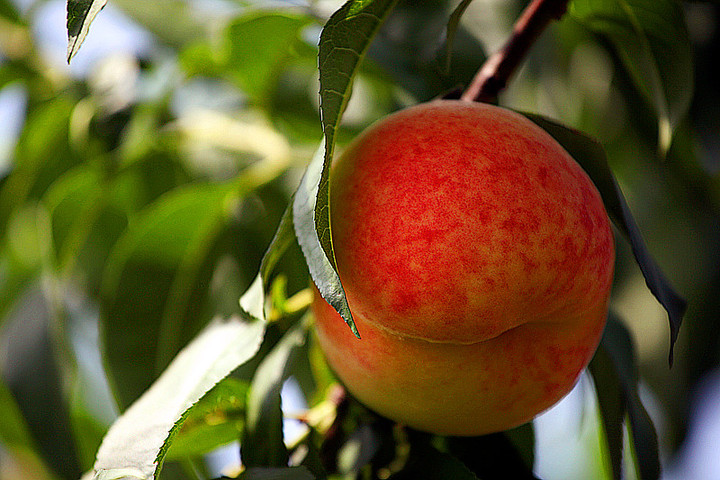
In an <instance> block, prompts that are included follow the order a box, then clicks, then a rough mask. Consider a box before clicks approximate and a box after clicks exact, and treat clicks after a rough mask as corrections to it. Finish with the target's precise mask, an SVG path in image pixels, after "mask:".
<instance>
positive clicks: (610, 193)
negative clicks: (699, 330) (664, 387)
mask: <svg viewBox="0 0 720 480" xmlns="http://www.w3.org/2000/svg"><path fill="white" fill-rule="evenodd" d="M525 115H526V116H527V117H528V118H529V119H530V120H532V121H533V122H535V123H536V124H538V125H539V126H540V127H542V128H543V129H544V130H545V131H546V132H548V133H549V134H550V135H552V136H553V137H554V138H555V140H557V141H558V142H559V143H560V145H562V146H563V147H564V148H565V150H567V151H568V153H570V155H571V156H572V157H573V158H574V159H575V160H576V161H577V162H578V163H579V164H580V165H581V166H582V167H583V169H585V171H586V172H587V174H588V175H589V176H590V178H591V179H592V181H593V182H594V183H595V186H596V187H597V189H598V191H599V192H600V195H601V196H602V199H603V202H604V203H605V208H606V209H607V212H608V214H609V215H610V218H611V219H612V220H613V222H614V223H615V226H616V227H617V228H618V229H619V230H620V231H621V232H622V233H623V234H624V235H625V237H626V238H627V239H628V240H629V241H630V245H631V247H632V251H633V254H634V255H635V259H636V260H637V262H638V265H639V266H640V270H641V271H642V273H643V275H644V276H645V282H646V284H647V286H648V288H649V289H650V291H651V292H652V294H653V295H654V296H655V298H657V300H658V301H659V302H660V304H661V305H662V306H663V307H664V308H665V310H666V311H667V313H668V320H669V322H670V352H669V356H668V360H669V362H670V364H671V365H672V361H673V348H674V346H675V341H676V340H677V336H678V333H679V332H680V325H681V324H682V318H683V315H684V314H685V310H686V308H687V302H686V301H685V300H684V299H683V298H682V297H681V296H680V295H679V294H678V293H677V292H675V290H674V289H673V287H672V285H671V284H670V281H669V280H668V279H667V277H666V276H665V274H663V272H662V270H660V267H659V266H658V264H657V263H656V262H655V260H654V259H653V258H652V256H651V255H650V252H649V251H648V249H647V247H646V246H645V242H644V241H643V239H642V235H641V234H640V229H639V228H638V226H637V224H636V223H635V219H634V218H633V217H632V213H631V212H630V208H629V207H628V205H627V202H626V201H625V197H624V196H623V194H622V191H621V190H620V187H619V186H618V184H617V182H616V181H615V177H614V176H613V174H612V171H611V170H610V167H609V165H608V163H607V158H606V156H605V150H604V149H603V147H602V145H600V143H598V142H597V141H595V140H593V139H592V138H590V137H588V136H587V135H585V134H583V133H581V132H578V131H577V130H573V129H570V128H568V127H565V126H563V125H560V124H558V123H556V122H554V121H552V120H549V119H547V118H543V117H541V116H539V115H528V114H525Z"/></svg>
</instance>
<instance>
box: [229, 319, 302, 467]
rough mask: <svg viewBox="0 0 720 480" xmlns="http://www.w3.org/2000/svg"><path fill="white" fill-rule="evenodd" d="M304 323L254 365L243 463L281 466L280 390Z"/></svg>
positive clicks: (285, 458) (283, 453) (284, 456)
mask: <svg viewBox="0 0 720 480" xmlns="http://www.w3.org/2000/svg"><path fill="white" fill-rule="evenodd" d="M306 335H307V327H306V326H305V325H303V324H302V323H300V324H297V325H295V326H294V327H293V328H292V329H291V330H289V331H288V332H287V333H286V334H285V335H284V336H283V338H282V339H281V340H280V342H278V344H277V345H276V346H275V348H273V350H272V351H271V352H270V353H269V354H268V355H267V356H266V357H265V359H264V360H263V362H262V363H261V364H260V366H259V367H258V369H257V371H256V372H255V375H254V377H253V381H252V384H251V386H250V394H249V396H248V405H247V422H246V426H245V430H244V431H243V437H242V440H241V454H240V455H241V457H242V460H243V464H245V465H246V466H247V467H284V466H287V464H288V452H287V449H286V447H285V443H284V440H283V413H282V409H281V399H280V391H281V389H282V386H283V382H284V381H285V380H286V379H287V377H288V375H289V374H290V368H292V363H293V361H294V359H295V356H296V355H297V354H298V352H299V351H300V348H301V347H302V346H303V345H304V344H305V338H306Z"/></svg>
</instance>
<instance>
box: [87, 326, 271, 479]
mask: <svg viewBox="0 0 720 480" xmlns="http://www.w3.org/2000/svg"><path fill="white" fill-rule="evenodd" d="M264 332H265V323H264V322H262V321H260V320H255V321H248V320H247V319H242V318H240V317H232V318H230V319H227V320H216V321H214V322H212V323H211V324H210V325H208V326H207V327H206V328H205V330H203V331H202V332H201V334H200V335H198V337H197V338H195V339H194V340H193V341H192V342H191V343H190V344H189V345H187V346H186V347H185V348H184V349H183V350H182V351H181V352H180V353H179V354H178V356H177V357H176V358H175V360H174V361H173V362H172V364H171V365H170V367H168V369H167V370H165V372H163V374H162V375H161V376H160V378H158V380H157V381H156V382H155V383H154V384H153V386H152V387H151V388H150V389H149V390H148V391H146V392H145V393H144V394H143V395H142V396H141V397H140V398H139V399H138V401H137V402H135V403H134V404H133V405H132V406H131V407H130V408H129V409H128V410H127V411H126V412H125V414H123V416H122V417H120V419H118V421H117V422H115V424H113V426H112V427H111V428H110V431H109V432H108V433H107V435H106V436H105V438H104V439H103V443H102V445H101V446H100V450H99V451H98V455H97V460H96V462H95V466H94V470H95V477H94V478H95V479H97V480H103V479H111V478H123V476H126V477H129V478H138V479H150V478H155V477H156V475H157V473H158V471H159V468H160V466H161V465H162V462H163V459H164V456H165V453H166V451H167V448H168V444H167V440H168V438H169V437H170V436H171V432H173V430H174V429H176V428H177V427H179V424H180V422H179V421H180V420H181V419H182V418H183V414H184V413H185V412H186V411H187V410H188V409H189V408H190V407H192V406H193V405H194V404H195V403H196V402H197V401H198V400H200V398H201V397H202V396H203V395H204V394H205V393H206V392H207V391H208V390H210V389H211V388H212V387H213V386H215V384H217V383H218V382H219V381H220V380H222V379H223V378H225V377H226V376H227V375H228V374H229V373H230V372H232V371H233V370H234V369H235V368H237V367H238V366H240V365H242V364H243V363H245V362H246V361H248V360H249V359H251V358H252V357H253V356H254V355H255V353H256V352H257V351H258V349H259V348H260V344H261V342H262V339H263V335H264Z"/></svg>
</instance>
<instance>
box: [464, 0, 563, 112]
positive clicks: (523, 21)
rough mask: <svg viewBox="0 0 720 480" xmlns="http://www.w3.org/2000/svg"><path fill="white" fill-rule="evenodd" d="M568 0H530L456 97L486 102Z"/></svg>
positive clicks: (501, 86)
mask: <svg viewBox="0 0 720 480" xmlns="http://www.w3.org/2000/svg"><path fill="white" fill-rule="evenodd" d="M568 2H569V0H532V2H531V3H530V5H528V6H527V8H525V10H523V12H522V14H521V15H520V18H519V19H518V20H517V22H516V23H515V26H514V27H513V33H512V35H511V36H510V38H509V39H508V41H507V42H506V43H505V45H503V47H502V48H501V49H500V50H499V51H497V52H496V53H495V54H493V55H492V56H490V57H489V58H488V59H487V60H486V61H485V63H484V64H483V66H482V67H481V68H480V70H478V73H477V74H475V78H473V81H472V82H471V83H470V86H469V87H468V88H467V89H466V90H465V92H464V93H463V94H462V96H461V97H460V98H461V100H465V101H476V102H490V101H493V100H495V99H496V98H497V96H498V94H499V93H500V92H501V91H502V90H503V89H504V88H505V87H506V86H507V83H508V81H509V79H510V77H511V76H512V74H513V73H514V72H515V70H516V69H517V67H518V66H519V65H520V63H521V62H522V61H523V59H524V58H525V55H527V53H528V51H529V50H530V48H531V47H532V45H533V43H535V40H537V38H538V37H539V36H540V34H541V33H542V32H543V31H544V30H545V28H546V27H547V26H548V25H549V24H550V22H552V21H553V20H557V19H559V18H560V17H562V16H563V14H564V13H565V11H566V10H567V4H568Z"/></svg>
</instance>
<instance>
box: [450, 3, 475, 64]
mask: <svg viewBox="0 0 720 480" xmlns="http://www.w3.org/2000/svg"><path fill="white" fill-rule="evenodd" d="M470 3H472V0H462V1H461V2H460V3H458V5H457V7H455V10H453V12H452V13H451V14H450V18H449V19H448V23H447V35H446V36H445V71H446V72H448V73H449V72H450V63H451V60H452V48H453V43H454V42H455V35H456V34H457V31H458V27H459V26H460V19H461V18H462V16H463V13H465V10H467V7H469V6H470Z"/></svg>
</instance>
